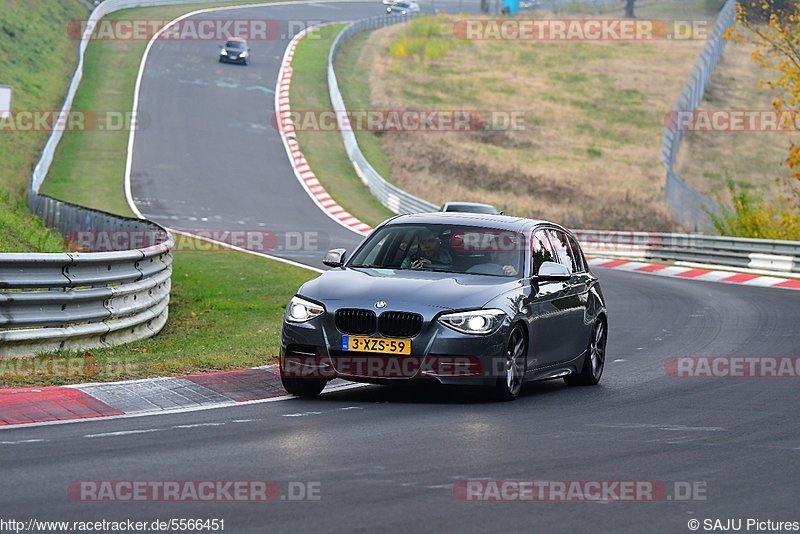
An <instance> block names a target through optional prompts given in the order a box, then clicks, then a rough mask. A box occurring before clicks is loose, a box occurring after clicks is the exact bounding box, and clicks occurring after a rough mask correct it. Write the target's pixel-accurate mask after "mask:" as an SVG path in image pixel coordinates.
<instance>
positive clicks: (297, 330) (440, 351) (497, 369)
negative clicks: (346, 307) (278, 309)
mask: <svg viewBox="0 0 800 534" xmlns="http://www.w3.org/2000/svg"><path fill="white" fill-rule="evenodd" d="M332 317H333V314H332V313H330V312H328V313H325V314H323V315H321V316H320V317H317V318H315V319H312V320H310V321H308V322H305V323H290V322H287V321H284V323H283V328H282V329H281V349H280V350H281V353H280V365H281V372H282V373H283V374H284V376H289V377H296V378H301V377H302V378H311V379H313V378H323V379H328V380H329V379H333V378H344V379H347V380H354V381H361V382H370V383H377V384H391V383H399V382H405V381H409V380H419V379H426V380H431V379H433V380H436V381H438V382H440V383H442V384H459V385H481V386H491V385H494V384H495V383H496V381H497V377H498V376H504V374H505V368H504V364H505V349H506V342H507V337H508V331H509V329H510V322H509V321H508V319H506V320H505V322H504V323H503V325H501V327H500V328H499V329H498V330H497V331H496V332H494V333H493V334H489V335H485V336H478V335H468V334H461V333H459V332H456V331H454V330H451V329H450V328H447V327H446V326H444V325H442V324H440V323H439V322H438V321H436V320H435V317H434V318H425V322H424V325H423V328H422V331H421V332H420V334H419V335H417V336H416V337H414V338H412V339H411V340H410V341H411V354H410V355H408V356H401V355H391V354H381V353H367V352H354V351H343V350H341V349H342V335H343V334H342V333H341V332H339V331H338V330H337V329H336V327H335V325H334V324H333V323H334V322H333V318H332ZM372 337H380V336H379V335H377V334H375V335H373V336H372Z"/></svg>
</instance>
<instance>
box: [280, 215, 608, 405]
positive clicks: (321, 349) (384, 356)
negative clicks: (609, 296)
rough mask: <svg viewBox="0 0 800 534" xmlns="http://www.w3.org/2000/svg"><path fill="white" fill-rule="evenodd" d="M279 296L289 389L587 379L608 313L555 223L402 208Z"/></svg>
mask: <svg viewBox="0 0 800 534" xmlns="http://www.w3.org/2000/svg"><path fill="white" fill-rule="evenodd" d="M324 263H325V264H326V265H328V266H330V267H332V269H331V270H329V271H326V272H324V273H323V274H322V275H320V276H319V277H318V278H316V279H314V280H311V281H309V282H307V283H305V284H304V285H303V286H302V287H300V289H299V290H298V291H297V294H296V295H295V296H294V297H293V298H292V299H291V301H290V303H289V305H288V306H287V308H286V312H285V315H284V321H283V327H282V330H281V351H280V372H281V379H282V382H283V385H284V387H285V388H286V390H287V391H288V392H289V393H292V394H295V395H300V396H313V395H317V394H319V393H320V392H321V391H322V389H323V388H324V386H325V384H326V383H327V381H328V380H330V379H332V378H345V379H348V380H353V381H361V382H370V383H379V384H392V383H400V382H404V381H408V380H411V379H418V378H426V379H430V380H435V381H438V382H440V383H442V384H463V385H477V386H486V387H487V391H490V392H491V393H492V394H493V396H494V397H495V398H498V399H501V400H511V399H514V398H516V397H517V396H518V395H519V392H520V389H521V386H522V384H523V383H524V382H527V381H533V380H548V379H554V378H563V379H564V380H565V381H566V382H567V383H568V384H571V385H593V384H597V383H598V382H599V381H600V377H601V376H602V373H603V368H604V363H605V348H606V340H607V331H608V329H607V327H608V319H607V312H606V303H605V298H604V296H603V292H602V289H601V287H600V282H599V281H598V279H597V277H596V276H595V275H594V274H593V273H592V271H591V270H590V269H589V267H588V265H587V263H586V259H585V258H584V255H583V253H582V251H581V248H580V245H579V244H578V242H577V240H576V239H575V237H574V236H573V235H572V234H571V233H570V232H569V231H567V230H565V229H564V228H563V227H561V226H558V225H556V224H553V223H549V222H546V221H537V220H531V219H523V218H516V217H508V216H503V215H482V214H466V213H441V212H439V213H427V214H415V215H402V216H398V217H395V218H393V219H390V220H388V221H386V222H384V223H383V224H381V225H380V226H378V227H377V228H376V229H375V230H374V231H373V232H372V234H370V236H369V237H367V238H366V239H365V241H364V242H362V243H361V245H360V246H359V247H358V248H357V249H356V250H355V251H354V252H353V254H352V255H350V256H348V255H347V253H346V251H345V250H344V249H335V250H332V251H330V252H328V254H327V256H326V257H325V261H324Z"/></svg>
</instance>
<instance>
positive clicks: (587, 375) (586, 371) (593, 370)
mask: <svg viewBox="0 0 800 534" xmlns="http://www.w3.org/2000/svg"><path fill="white" fill-rule="evenodd" d="M606 341H607V336H606V326H605V324H604V323H603V320H602V319H598V320H597V321H596V322H595V323H594V327H593V328H592V336H591V338H590V339H589V346H588V347H587V349H586V356H585V357H584V358H583V366H582V367H581V370H580V372H579V373H578V374H574V375H567V376H565V377H564V382H566V383H567V384H569V385H570V386H593V385H595V384H597V383H598V382H600V377H601V376H603V369H604V368H605V364H606Z"/></svg>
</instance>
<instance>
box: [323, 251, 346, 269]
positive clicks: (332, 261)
mask: <svg viewBox="0 0 800 534" xmlns="http://www.w3.org/2000/svg"><path fill="white" fill-rule="evenodd" d="M346 254H347V250H346V249H343V248H335V249H333V250H329V251H328V252H327V253H326V254H325V257H324V258H323V259H322V263H324V264H325V265H327V266H328V267H341V266H342V264H344V257H345V255H346Z"/></svg>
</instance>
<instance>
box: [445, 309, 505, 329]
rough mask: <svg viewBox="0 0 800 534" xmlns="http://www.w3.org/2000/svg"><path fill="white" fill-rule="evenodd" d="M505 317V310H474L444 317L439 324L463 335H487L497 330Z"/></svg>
mask: <svg viewBox="0 0 800 534" xmlns="http://www.w3.org/2000/svg"><path fill="white" fill-rule="evenodd" d="M505 316H506V312H504V311H503V310H495V309H489V310H474V311H466V312H456V313H448V314H446V315H442V316H441V317H439V322H440V323H442V324H443V325H445V326H446V327H448V328H452V329H453V330H455V331H456V332H461V333H462V334H477V335H485V334H491V333H492V332H494V331H495V330H497V329H498V328H499V327H500V325H501V324H503V319H504V318H505Z"/></svg>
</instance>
